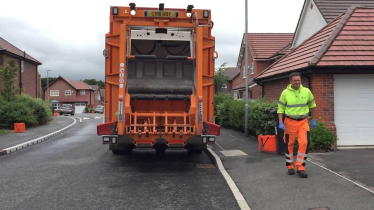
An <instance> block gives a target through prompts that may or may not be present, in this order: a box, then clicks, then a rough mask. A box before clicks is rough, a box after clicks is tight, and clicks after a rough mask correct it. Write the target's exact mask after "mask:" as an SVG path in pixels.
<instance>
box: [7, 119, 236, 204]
mask: <svg viewBox="0 0 374 210" xmlns="http://www.w3.org/2000/svg"><path fill="white" fill-rule="evenodd" d="M100 116H102V115H99V114H87V115H76V116H74V117H81V118H82V119H83V120H82V122H80V120H79V119H77V124H76V125H75V126H74V127H73V128H71V129H69V130H67V131H66V132H65V133H64V134H62V135H59V136H57V137H55V138H52V139H49V140H47V141H45V142H42V143H40V144H37V145H34V146H31V147H28V148H25V149H23V150H20V151H17V152H15V153H11V154H8V155H5V156H0V166H1V169H0V176H1V179H0V185H1V186H2V189H1V192H0V200H1V201H2V202H1V209H239V207H238V204H237V203H236V201H235V199H234V196H233V194H232V192H231V191H230V189H229V187H228V185H227V184H226V181H225V180H224V178H223V177H222V175H221V173H220V172H219V170H218V169H217V168H215V167H212V165H211V164H213V162H212V161H211V160H210V158H209V157H208V156H207V154H206V153H203V154H201V155H194V156H189V155H188V154H187V152H186V151H184V150H176V151H167V153H166V156H165V157H163V158H158V157H156V154H155V151H153V150H148V151H145V150H142V151H137V150H134V153H133V155H132V156H125V155H113V154H112V153H111V151H109V150H108V145H102V140H101V138H100V137H99V136H97V135H96V125H97V124H99V123H101V122H102V118H97V119H95V117H100ZM69 117H70V116H69ZM57 118H59V117H57ZM85 118H86V119H85ZM199 164H209V165H199Z"/></svg>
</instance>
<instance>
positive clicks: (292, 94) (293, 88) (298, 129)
mask: <svg viewBox="0 0 374 210" xmlns="http://www.w3.org/2000/svg"><path fill="white" fill-rule="evenodd" d="M290 83H291V84H289V85H288V86H287V88H286V89H285V90H284V91H283V92H282V94H281V96H280V98H279V102H278V118H279V128H280V129H283V130H284V141H285V143H286V144H287V145H288V151H287V152H286V154H285V155H286V166H287V168H288V174H289V175H294V174H295V164H294V161H293V160H294V158H293V147H294V143H295V139H296V135H298V142H299V151H298V153H297V158H296V167H297V174H298V175H299V176H300V177H302V178H307V177H308V174H307V173H306V172H305V163H306V158H307V156H308V147H309V143H310V134H309V131H310V129H309V124H308V119H307V117H308V115H309V109H310V111H311V113H312V118H313V119H312V129H313V128H314V127H316V120H315V119H314V118H315V113H314V108H315V107H316V103H315V101H314V97H313V94H312V92H311V91H310V90H309V89H308V88H305V87H303V86H302V85H301V76H300V74H299V73H292V74H291V75H290ZM283 114H285V116H286V117H285V120H284V123H283Z"/></svg>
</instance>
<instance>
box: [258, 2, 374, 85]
mask: <svg viewBox="0 0 374 210" xmlns="http://www.w3.org/2000/svg"><path fill="white" fill-rule="evenodd" d="M357 17H364V18H357ZM352 25H354V26H355V27H352ZM373 50H374V8H365V7H357V6H352V7H351V8H350V9H348V10H347V11H346V12H345V13H344V14H342V15H340V16H339V17H338V18H336V19H335V20H334V21H332V22H331V23H330V24H328V25H327V26H325V27H324V28H323V29H321V30H320V31H319V32H317V33H316V34H315V35H314V36H312V37H311V38H309V39H308V40H306V41H305V42H304V43H302V44H301V45H300V46H298V47H297V48H295V49H294V50H292V51H291V52H290V53H289V54H287V55H286V56H284V57H283V58H282V59H280V60H279V61H278V62H276V63H274V64H273V65H272V66H270V67H269V68H267V69H265V70H264V71H263V72H261V73H260V74H259V75H258V76H257V77H256V79H262V78H266V77H271V76H275V75H278V74H282V73H287V72H291V71H295V70H298V69H302V68H307V67H309V66H370V65H373V63H374V53H373Z"/></svg>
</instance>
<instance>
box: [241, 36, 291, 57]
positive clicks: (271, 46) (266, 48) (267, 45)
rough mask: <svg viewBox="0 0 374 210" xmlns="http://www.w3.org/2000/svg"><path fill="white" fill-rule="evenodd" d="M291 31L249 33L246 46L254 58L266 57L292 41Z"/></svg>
mask: <svg viewBox="0 0 374 210" xmlns="http://www.w3.org/2000/svg"><path fill="white" fill-rule="evenodd" d="M292 38H293V33H250V34H248V46H249V50H250V51H251V53H252V56H253V58H254V59H261V58H262V59H267V58H270V57H272V56H273V55H274V54H276V53H277V52H279V51H281V50H282V49H284V48H285V47H286V46H288V45H289V44H290V43H291V42H292Z"/></svg>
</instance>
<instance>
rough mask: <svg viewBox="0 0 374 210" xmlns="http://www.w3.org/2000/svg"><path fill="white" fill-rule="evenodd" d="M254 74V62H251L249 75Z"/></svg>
mask: <svg viewBox="0 0 374 210" xmlns="http://www.w3.org/2000/svg"><path fill="white" fill-rule="evenodd" d="M252 74H255V62H252V63H251V75H252Z"/></svg>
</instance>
